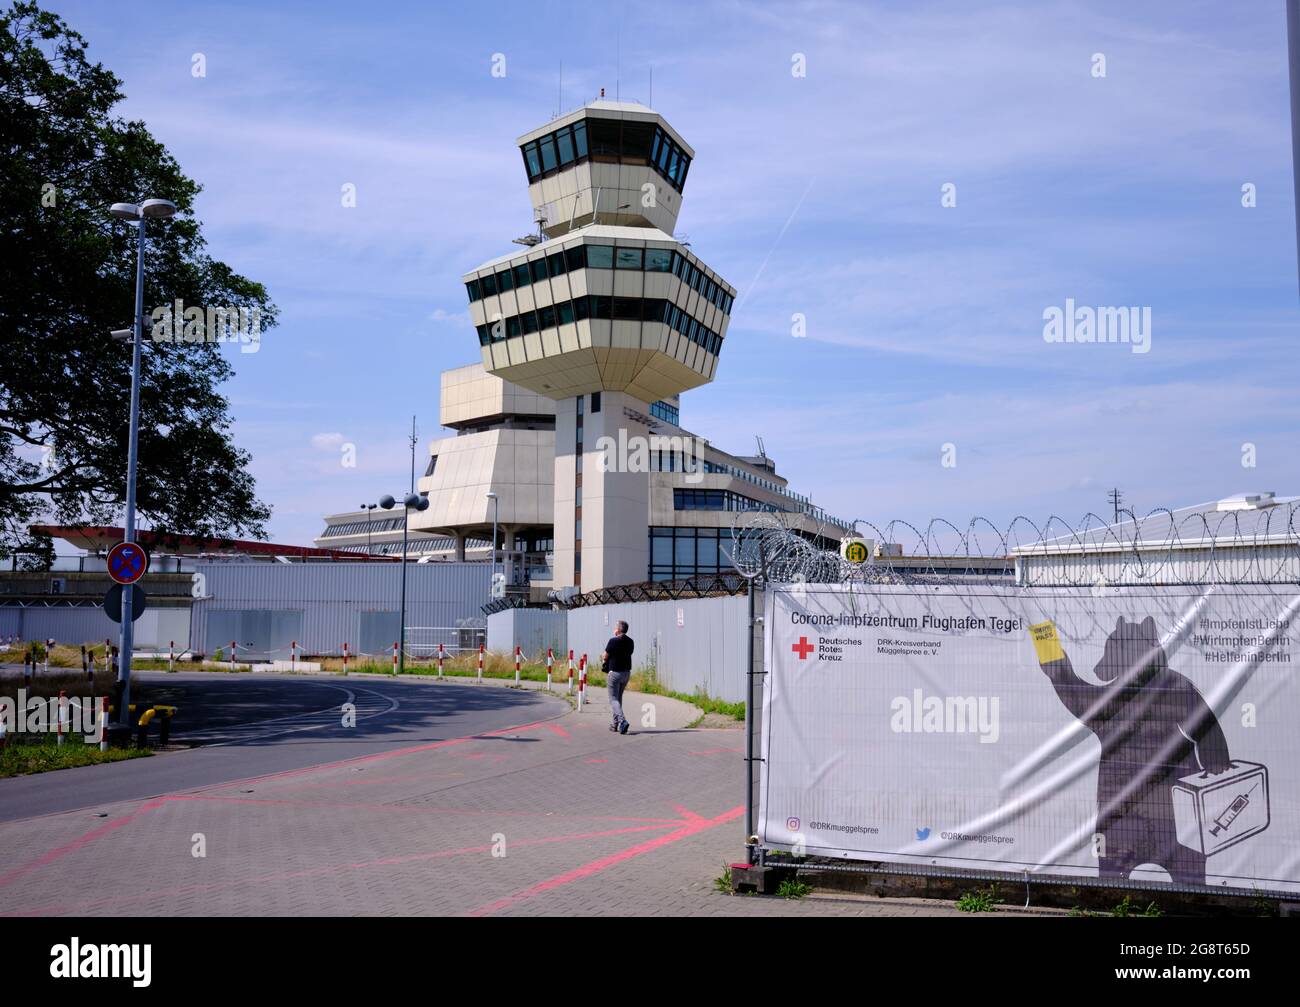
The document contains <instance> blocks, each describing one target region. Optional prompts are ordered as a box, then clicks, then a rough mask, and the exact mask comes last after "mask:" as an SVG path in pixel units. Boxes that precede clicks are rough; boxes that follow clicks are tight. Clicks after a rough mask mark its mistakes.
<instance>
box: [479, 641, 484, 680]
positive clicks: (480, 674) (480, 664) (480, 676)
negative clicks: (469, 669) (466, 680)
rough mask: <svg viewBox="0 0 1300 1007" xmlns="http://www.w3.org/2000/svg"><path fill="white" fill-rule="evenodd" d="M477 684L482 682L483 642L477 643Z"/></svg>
mask: <svg viewBox="0 0 1300 1007" xmlns="http://www.w3.org/2000/svg"><path fill="white" fill-rule="evenodd" d="M478 684H479V685H482V684H483V644H481V643H480V644H479V645H478Z"/></svg>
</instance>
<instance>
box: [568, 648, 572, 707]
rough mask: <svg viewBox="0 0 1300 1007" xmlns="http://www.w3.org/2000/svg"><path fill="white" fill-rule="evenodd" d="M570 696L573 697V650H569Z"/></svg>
mask: <svg viewBox="0 0 1300 1007" xmlns="http://www.w3.org/2000/svg"><path fill="white" fill-rule="evenodd" d="M569 695H570V696H572V695H573V648H572V647H570V648H569Z"/></svg>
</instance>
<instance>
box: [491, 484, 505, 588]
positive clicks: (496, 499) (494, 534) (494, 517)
mask: <svg viewBox="0 0 1300 1007" xmlns="http://www.w3.org/2000/svg"><path fill="white" fill-rule="evenodd" d="M500 503H501V499H500V498H499V497H493V498H492V583H493V585H494V586H495V585H496V580H497V510H498V507H497V505H498V504H500ZM502 586H503V587H504V585H502Z"/></svg>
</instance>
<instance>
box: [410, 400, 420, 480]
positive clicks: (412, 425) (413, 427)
mask: <svg viewBox="0 0 1300 1007" xmlns="http://www.w3.org/2000/svg"><path fill="white" fill-rule="evenodd" d="M418 443H419V440H418V439H417V438H416V436H415V417H414V416H412V417H411V490H410V491H411V492H412V493H414V492H415V445H416V444H418Z"/></svg>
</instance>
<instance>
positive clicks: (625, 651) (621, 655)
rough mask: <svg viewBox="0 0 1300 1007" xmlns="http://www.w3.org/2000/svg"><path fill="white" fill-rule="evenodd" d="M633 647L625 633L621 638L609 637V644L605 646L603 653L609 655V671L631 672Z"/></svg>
mask: <svg viewBox="0 0 1300 1007" xmlns="http://www.w3.org/2000/svg"><path fill="white" fill-rule="evenodd" d="M635 646H636V645H635V644H634V643H633V642H632V638H631V637H630V636H628V635H627V634H626V633H624V634H623V635H622V636H612V637H610V638H609V643H607V644H605V653H606V654H608V655H609V670H610V671H631V670H632V650H633V648H634V647H635Z"/></svg>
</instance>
